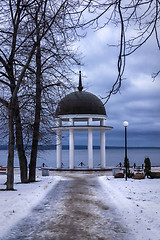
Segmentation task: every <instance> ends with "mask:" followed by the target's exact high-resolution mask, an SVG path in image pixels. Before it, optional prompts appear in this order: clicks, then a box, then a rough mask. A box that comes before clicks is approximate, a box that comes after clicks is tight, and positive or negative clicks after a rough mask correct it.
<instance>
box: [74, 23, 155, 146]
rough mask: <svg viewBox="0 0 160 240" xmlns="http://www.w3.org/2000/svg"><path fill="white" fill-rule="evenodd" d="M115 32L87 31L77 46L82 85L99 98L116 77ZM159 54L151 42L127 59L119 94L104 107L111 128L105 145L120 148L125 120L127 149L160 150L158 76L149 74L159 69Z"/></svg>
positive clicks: (116, 50)
mask: <svg viewBox="0 0 160 240" xmlns="http://www.w3.org/2000/svg"><path fill="white" fill-rule="evenodd" d="M118 38H119V30H118V29H115V28H113V29H111V28H109V27H106V28H103V29H101V30H99V31H97V32H94V31H92V30H90V31H89V32H88V34H87V36H86V37H85V38H84V39H82V40H80V41H79V42H78V43H77V45H78V46H79V48H80V50H81V51H82V52H83V55H84V58H83V62H84V64H85V65H84V66H83V67H82V68H81V70H82V74H83V76H84V77H83V86H84V88H85V90H87V91H89V92H92V93H93V94H96V95H97V96H99V97H104V96H106V92H107V91H109V90H110V89H111V86H112V84H113V83H114V81H115V79H116V76H117V55H118V49H117V48H116V47H110V46H108V45H109V44H113V43H117V41H118ZM159 59H160V52H159V50H158V48H157V46H156V43H155V41H154V39H151V40H150V41H148V42H147V43H146V44H145V45H144V46H143V47H141V49H139V50H138V51H137V52H136V53H134V54H133V55H131V56H129V57H128V58H127V63H126V69H125V74H124V78H125V80H124V81H123V83H122V87H121V93H120V94H119V93H118V94H117V95H112V96H111V98H110V100H109V102H108V103H107V104H106V105H105V107H106V112H107V115H108V118H107V121H106V125H109V126H113V127H114V129H113V130H112V131H108V132H107V133H106V144H107V145H108V146H124V127H123V121H125V120H126V121H128V122H129V126H128V146H131V147H133V146H136V147H140V146H146V147H150V146H151V147H160V76H159V77H157V78H156V80H155V81H153V79H152V78H151V75H152V73H154V72H156V71H158V70H159V69H160V65H159Z"/></svg>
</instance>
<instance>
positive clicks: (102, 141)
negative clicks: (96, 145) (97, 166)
mask: <svg viewBox="0 0 160 240" xmlns="http://www.w3.org/2000/svg"><path fill="white" fill-rule="evenodd" d="M100 145H101V146H100V157H101V168H105V167H106V150H105V147H106V144H105V130H101V132H100Z"/></svg>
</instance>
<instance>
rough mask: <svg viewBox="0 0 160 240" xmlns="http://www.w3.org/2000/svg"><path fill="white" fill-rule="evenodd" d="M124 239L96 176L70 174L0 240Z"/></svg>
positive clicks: (124, 235)
mask: <svg viewBox="0 0 160 240" xmlns="http://www.w3.org/2000/svg"><path fill="white" fill-rule="evenodd" d="M105 197H106V196H105ZM104 202H105V203H104ZM127 236H128V234H127V229H125V228H124V227H123V226H121V224H120V219H118V216H117V214H116V213H115V209H113V207H111V206H109V205H106V199H104V195H103V192H102V189H101V186H100V184H99V182H98V179H97V177H96V176H92V175H84V174H83V175H82V174H72V175H71V174H70V175H68V176H66V177H65V178H63V180H61V181H60V182H59V183H58V184H57V185H56V187H54V188H53V189H52V190H51V191H50V192H49V194H48V195H47V196H46V197H45V199H44V200H43V201H42V202H41V203H40V204H39V205H38V206H37V207H35V208H34V209H33V211H32V212H31V213H30V215H29V216H28V217H26V218H24V219H23V220H22V221H21V222H20V223H19V224H18V225H17V226H16V227H14V229H12V230H11V231H10V233H9V235H8V236H7V238H5V239H4V240H14V239H16V240H25V239H27V240H29V239H33V240H42V239H43V240H51V239H56V240H61V239H62V240H70V239H76V240H87V239H90V240H124V239H128V238H127Z"/></svg>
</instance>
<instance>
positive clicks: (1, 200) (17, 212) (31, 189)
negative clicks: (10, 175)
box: [0, 174, 61, 237]
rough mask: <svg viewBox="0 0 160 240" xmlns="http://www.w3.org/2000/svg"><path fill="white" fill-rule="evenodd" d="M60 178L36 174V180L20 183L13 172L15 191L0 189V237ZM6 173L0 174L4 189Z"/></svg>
mask: <svg viewBox="0 0 160 240" xmlns="http://www.w3.org/2000/svg"><path fill="white" fill-rule="evenodd" d="M60 179H61V177H59V176H54V177H53V176H49V177H42V176H37V182H35V183H28V184H20V183H19V182H20V176H19V174H15V183H16V184H14V188H15V190H16V191H0V213H1V218H0V226H1V233H0V237H3V236H4V235H5V234H6V233H7V231H8V230H9V229H10V228H11V227H12V226H13V225H15V224H16V223H17V222H18V221H19V220H21V219H22V218H23V217H25V216H27V214H28V213H29V212H30V211H31V209H32V208H33V207H34V206H36V205H37V204H38V202H40V201H41V200H42V199H43V198H44V197H45V195H46V194H47V193H48V192H49V190H50V189H51V188H52V187H54V186H55V185H56V183H57V182H58V181H59V180H60ZM5 182H6V175H0V189H1V190H2V189H5V188H6V186H5V185H4V183H5Z"/></svg>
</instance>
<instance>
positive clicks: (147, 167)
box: [144, 157, 151, 178]
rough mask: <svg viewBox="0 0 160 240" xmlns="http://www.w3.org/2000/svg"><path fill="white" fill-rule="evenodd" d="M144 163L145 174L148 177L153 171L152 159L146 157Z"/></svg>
mask: <svg viewBox="0 0 160 240" xmlns="http://www.w3.org/2000/svg"><path fill="white" fill-rule="evenodd" d="M144 164H145V167H144V172H145V175H146V176H147V178H148V176H150V172H151V161H150V159H149V157H146V158H145V159H144Z"/></svg>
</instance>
